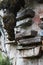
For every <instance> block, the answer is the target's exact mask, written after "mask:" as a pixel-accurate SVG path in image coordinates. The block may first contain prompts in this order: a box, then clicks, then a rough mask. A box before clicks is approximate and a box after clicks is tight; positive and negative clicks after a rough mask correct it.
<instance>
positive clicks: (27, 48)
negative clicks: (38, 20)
mask: <svg viewBox="0 0 43 65" xmlns="http://www.w3.org/2000/svg"><path fill="white" fill-rule="evenodd" d="M26 21H28V22H26ZM26 23H27V24H28V25H27V24H26ZM29 23H31V25H29ZM24 24H25V25H24ZM32 24H33V21H32V19H31V21H30V19H29V20H27V19H25V20H24V22H23V23H21V24H20V25H18V26H17V27H16V30H17V31H16V35H15V38H16V41H17V43H18V46H17V50H18V51H19V53H18V54H20V55H19V57H20V58H21V57H22V58H35V57H36V58H37V57H39V56H40V55H41V53H40V50H41V48H40V46H41V45H42V41H41V37H40V36H39V35H38V32H37V31H35V30H32ZM24 27H25V28H24ZM36 51H37V52H36Z"/></svg>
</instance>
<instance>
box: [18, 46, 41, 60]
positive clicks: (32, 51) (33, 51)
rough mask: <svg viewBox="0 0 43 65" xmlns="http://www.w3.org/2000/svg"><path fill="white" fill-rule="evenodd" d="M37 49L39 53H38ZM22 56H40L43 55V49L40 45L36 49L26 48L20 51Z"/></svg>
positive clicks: (29, 57)
mask: <svg viewBox="0 0 43 65" xmlns="http://www.w3.org/2000/svg"><path fill="white" fill-rule="evenodd" d="M36 51H37V53H36ZM18 54H19V57H20V58H28V59H31V58H38V57H40V56H41V49H40V47H35V48H34V49H30V50H29V49H28V50H27V49H25V50H21V51H19V52H18Z"/></svg>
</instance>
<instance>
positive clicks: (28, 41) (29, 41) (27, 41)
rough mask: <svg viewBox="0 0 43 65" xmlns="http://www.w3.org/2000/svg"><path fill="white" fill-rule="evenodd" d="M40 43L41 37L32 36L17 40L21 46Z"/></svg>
mask: <svg viewBox="0 0 43 65" xmlns="http://www.w3.org/2000/svg"><path fill="white" fill-rule="evenodd" d="M40 44H42V41H41V37H34V38H30V39H22V40H19V45H22V46H33V45H36V46H37V45H40Z"/></svg>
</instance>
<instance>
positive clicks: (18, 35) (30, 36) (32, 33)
mask: <svg viewBox="0 0 43 65" xmlns="http://www.w3.org/2000/svg"><path fill="white" fill-rule="evenodd" d="M35 36H37V31H34V30H32V31H31V33H30V34H29V35H28V34H27V35H26V34H25V35H24V33H22V34H21V35H20V33H18V34H16V35H15V37H16V40H20V39H26V38H27V39H28V38H33V37H35Z"/></svg>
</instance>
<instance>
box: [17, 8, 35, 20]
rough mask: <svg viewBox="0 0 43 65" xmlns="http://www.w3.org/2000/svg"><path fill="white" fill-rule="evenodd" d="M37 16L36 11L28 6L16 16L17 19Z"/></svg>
mask: <svg viewBox="0 0 43 65" xmlns="http://www.w3.org/2000/svg"><path fill="white" fill-rule="evenodd" d="M34 16H35V12H34V11H33V10H32V9H29V8H26V9H24V10H23V11H22V12H21V13H19V15H18V16H17V17H16V20H17V21H19V20H23V19H25V18H33V17H34Z"/></svg>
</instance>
